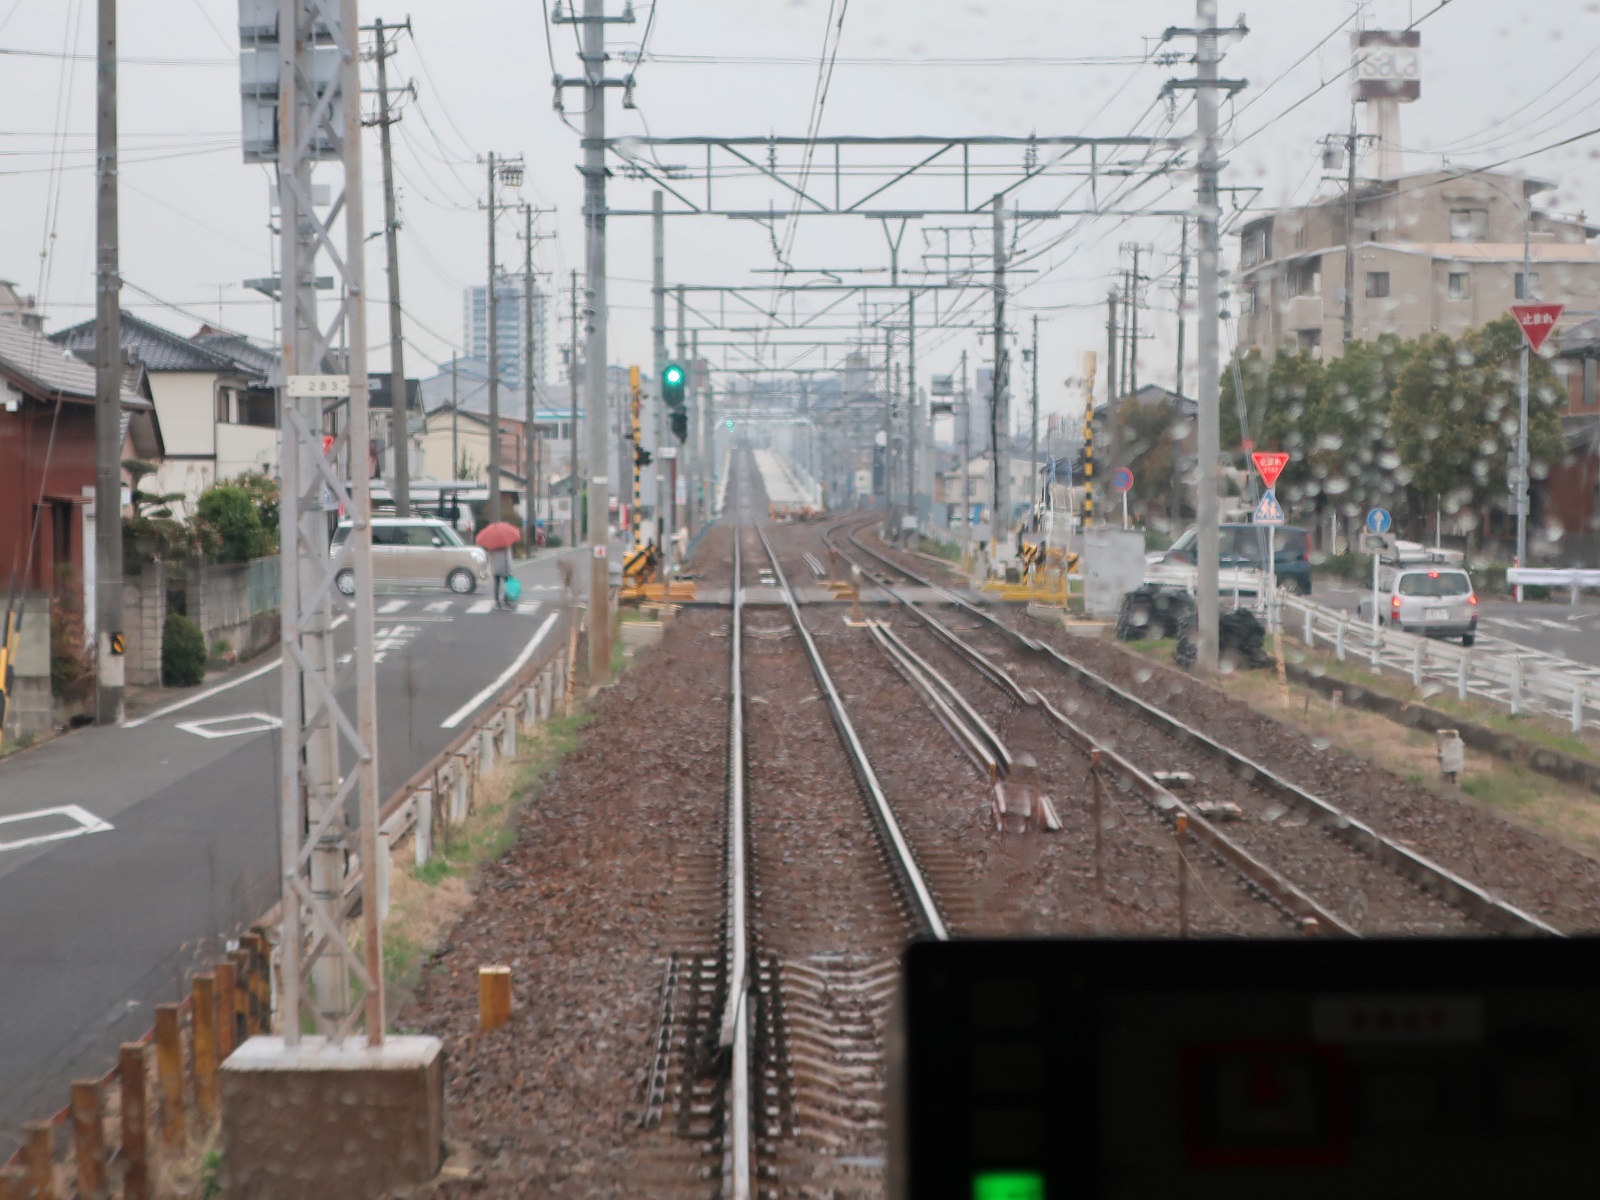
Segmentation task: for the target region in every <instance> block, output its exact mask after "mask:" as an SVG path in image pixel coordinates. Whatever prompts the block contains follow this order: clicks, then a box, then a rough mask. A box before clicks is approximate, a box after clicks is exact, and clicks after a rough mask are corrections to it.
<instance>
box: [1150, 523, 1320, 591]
mask: <svg viewBox="0 0 1600 1200" xmlns="http://www.w3.org/2000/svg"><path fill="white" fill-rule="evenodd" d="M1269 536H1270V537H1271V538H1272V550H1273V555H1272V556H1273V560H1274V561H1273V567H1274V569H1275V571H1276V572H1277V576H1278V586H1279V587H1280V588H1282V589H1283V590H1284V591H1286V592H1293V593H1294V594H1295V595H1299V596H1309V595H1310V594H1311V541H1310V539H1309V538H1307V537H1306V531H1305V530H1304V529H1301V528H1299V527H1297V526H1294V525H1277V526H1272V525H1220V526H1218V538H1219V541H1218V558H1219V562H1218V566H1219V567H1220V568H1221V569H1222V570H1223V571H1227V570H1229V569H1235V570H1254V571H1265V570H1266V569H1267V538H1268V537H1269ZM1199 540H1200V535H1199V532H1198V531H1197V530H1195V529H1193V528H1190V529H1188V530H1187V531H1185V533H1184V535H1183V536H1182V537H1180V538H1179V539H1178V540H1177V541H1175V542H1173V543H1172V545H1171V546H1169V547H1167V548H1166V549H1165V550H1159V551H1156V552H1155V553H1153V554H1150V555H1147V556H1146V558H1145V562H1146V563H1147V564H1149V565H1150V566H1157V565H1161V564H1174V565H1183V566H1190V567H1192V566H1194V565H1196V564H1195V557H1196V548H1197V546H1198V543H1199Z"/></svg>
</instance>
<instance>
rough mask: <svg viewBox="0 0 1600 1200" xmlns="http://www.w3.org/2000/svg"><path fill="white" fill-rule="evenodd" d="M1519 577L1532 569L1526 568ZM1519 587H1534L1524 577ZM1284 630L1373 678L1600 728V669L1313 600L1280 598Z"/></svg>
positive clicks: (1574, 727) (1576, 727) (1577, 725)
mask: <svg viewBox="0 0 1600 1200" xmlns="http://www.w3.org/2000/svg"><path fill="white" fill-rule="evenodd" d="M1523 573H1524V574H1538V573H1539V572H1534V571H1525V572H1523ZM1524 582H1534V581H1532V580H1525V581H1524ZM1278 611H1279V619H1280V621H1281V623H1282V628H1283V632H1284V633H1286V634H1288V635H1290V636H1292V637H1298V638H1299V640H1300V641H1301V642H1303V643H1304V644H1305V645H1306V646H1308V647H1310V648H1312V649H1317V648H1322V647H1327V648H1331V649H1332V650H1333V653H1334V657H1335V658H1337V659H1338V660H1339V661H1340V662H1345V661H1347V660H1349V659H1352V658H1353V659H1357V660H1364V661H1366V662H1367V663H1369V664H1370V665H1371V667H1372V670H1373V672H1374V673H1379V672H1383V671H1388V672H1391V673H1393V674H1398V675H1405V676H1407V677H1409V678H1410V680H1411V684H1412V686H1413V687H1415V688H1417V689H1418V690H1419V691H1422V692H1423V693H1424V694H1425V695H1426V694H1436V693H1438V692H1442V691H1451V692H1454V694H1455V696H1456V698H1457V699H1459V700H1466V699H1467V698H1468V697H1473V698H1476V699H1480V700H1487V701H1489V702H1490V703H1492V704H1496V705H1499V706H1501V707H1503V708H1505V709H1506V710H1507V711H1508V712H1510V713H1511V714H1512V715H1513V716H1515V715H1516V714H1518V713H1525V712H1531V713H1544V714H1547V715H1551V716H1557V717H1561V718H1563V719H1565V720H1566V722H1567V724H1568V727H1569V728H1570V729H1571V730H1572V732H1574V733H1577V732H1578V731H1579V730H1581V729H1582V728H1583V727H1584V726H1585V725H1590V726H1596V727H1600V668H1595V667H1588V666H1585V665H1583V664H1582V663H1576V662H1573V661H1572V660H1570V659H1564V658H1558V657H1556V656H1555V655H1552V654H1545V653H1542V652H1540V651H1537V650H1532V649H1529V650H1527V651H1520V650H1513V649H1507V648H1506V647H1507V646H1508V643H1505V642H1500V643H1499V645H1498V646H1497V647H1496V648H1494V649H1490V648H1488V647H1484V646H1472V647H1467V646H1462V645H1461V644H1460V643H1458V642H1445V641H1440V640H1439V639H1436V638H1427V637H1421V636H1419V635H1417V634H1414V633H1406V632H1404V631H1402V630H1398V629H1392V628H1388V627H1386V626H1383V625H1379V626H1378V628H1377V629H1376V630H1374V629H1373V627H1372V622H1371V618H1360V617H1356V616H1353V615H1351V614H1350V613H1345V612H1340V611H1339V610H1337V609H1332V608H1327V607H1325V606H1323V605H1321V604H1318V603H1316V602H1315V601H1312V600H1306V599H1303V598H1301V597H1299V596H1291V595H1288V594H1286V593H1280V595H1279V600H1278Z"/></svg>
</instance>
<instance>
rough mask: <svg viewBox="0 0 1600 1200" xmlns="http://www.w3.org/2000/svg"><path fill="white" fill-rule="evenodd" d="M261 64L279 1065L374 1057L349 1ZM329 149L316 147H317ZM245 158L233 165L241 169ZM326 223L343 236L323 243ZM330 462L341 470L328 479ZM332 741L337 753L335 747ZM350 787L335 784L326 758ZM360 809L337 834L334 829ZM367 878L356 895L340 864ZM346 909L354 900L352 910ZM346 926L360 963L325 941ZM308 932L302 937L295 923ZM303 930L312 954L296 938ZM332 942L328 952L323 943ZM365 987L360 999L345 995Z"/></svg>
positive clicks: (306, 24) (374, 806)
mask: <svg viewBox="0 0 1600 1200" xmlns="http://www.w3.org/2000/svg"><path fill="white" fill-rule="evenodd" d="M275 32H276V37H277V49H278V68H279V71H278V121H277V125H276V128H277V131H278V135H279V136H278V143H277V145H276V147H275V151H274V153H273V156H272V158H269V157H267V156H266V155H265V154H262V153H261V152H256V153H257V154H258V157H255V158H254V159H253V161H272V160H273V158H275V159H276V162H277V165H278V195H279V199H278V203H279V211H280V214H281V219H280V223H279V229H280V231H281V235H280V247H281V249H280V256H279V258H280V262H281V263H282V278H281V282H280V286H279V298H280V301H281V303H282V306H283V311H282V316H281V319H280V327H281V329H282V331H283V375H284V388H283V396H282V403H281V412H282V415H283V420H282V444H281V447H280V450H279V460H278V461H279V470H280V472H281V474H282V486H281V488H280V500H279V513H280V519H281V522H282V535H281V538H280V544H281V546H282V574H283V589H282V593H283V594H282V598H283V605H282V607H283V612H282V635H281V638H282V648H283V654H282V664H281V666H280V667H279V680H280V683H281V686H282V691H281V694H280V699H279V704H280V708H279V711H280V713H281V714H282V717H283V725H284V728H283V735H282V737H280V738H277V739H276V741H277V743H278V748H279V750H278V753H279V771H278V778H279V782H280V787H281V792H280V800H281V806H280V816H281V822H282V825H281V838H282V840H281V846H282V850H281V854H282V866H283V875H282V903H281V909H280V911H281V920H282V936H281V938H280V942H279V953H280V955H281V958H282V966H281V972H280V976H279V977H280V980H281V984H280V988H279V997H280V1003H279V1018H280V1020H279V1022H278V1028H279V1029H281V1031H282V1034H283V1040H284V1043H285V1045H286V1046H287V1047H290V1048H292V1047H294V1046H297V1045H298V1044H299V1043H300V1041H301V1036H302V1022H303V1021H304V1020H306V1019H307V1018H309V1019H311V1020H312V1021H314V1023H315V1025H316V1028H317V1031H318V1032H319V1033H321V1034H324V1035H326V1036H327V1037H328V1038H329V1039H330V1040H331V1041H332V1042H334V1043H337V1042H339V1041H340V1040H341V1039H342V1038H343V1037H344V1036H345V1034H347V1033H348V1032H349V1031H350V1030H351V1029H352V1028H354V1026H355V1024H356V1022H357V1021H358V1020H361V1019H363V1018H364V1025H365V1032H366V1040H367V1043H368V1045H369V1046H373V1047H377V1046H381V1045H383V1042H384V1036H385V1020H384V1002H383V938H382V926H381V924H380V917H379V912H378V907H379V906H378V896H377V892H376V885H375V880H376V876H377V872H376V871H375V870H372V869H371V866H372V865H375V864H376V863H377V862H378V861H379V857H378V752H379V747H378V742H377V677H376V672H377V667H376V662H375V658H374V651H373V640H374V625H373V610H372V582H373V580H372V553H371V552H372V520H371V517H372V496H371V481H370V479H369V478H368V476H369V472H368V471H367V469H366V457H367V456H366V440H367V438H368V437H369V436H370V434H369V428H370V426H369V405H368V391H367V325H366V314H367V290H366V271H365V258H364V256H365V242H366V213H365V191H364V188H363V181H362V159H361V107H360V104H359V103H358V100H359V97H360V94H361V79H360V32H359V28H358V22H357V18H356V0H340V2H339V3H337V4H334V3H331V2H330V0H314V2H304V3H301V2H286V3H285V4H284V5H283V7H282V19H281V21H280V22H279V23H278V27H277V30H276V31H275ZM325 54H326V55H328V56H329V57H330V58H332V60H333V61H335V62H337V63H338V68H339V72H338V86H337V89H335V88H319V87H316V86H307V85H306V82H305V81H308V80H313V79H318V78H320V77H321V76H320V75H319V72H318V69H317V64H318V63H319V62H320V60H321V58H322V56H323V55H325ZM330 142H331V143H332V145H331V146H329V145H328V143H330ZM251 153H252V152H251V151H249V150H248V149H247V152H246V154H247V160H248V159H250V157H251ZM320 159H333V160H335V161H337V162H342V165H343V168H344V174H343V187H342V192H341V194H337V195H335V196H334V197H333V202H332V204H330V205H329V206H328V207H327V209H326V211H327V214H328V215H327V216H326V217H324V216H323V215H322V213H320V212H318V210H317V206H316V205H315V204H314V203H313V200H312V196H313V192H312V186H311V183H312V178H311V177H312V166H313V164H314V163H315V162H316V161H317V160H320ZM335 221H342V224H343V227H344V228H343V237H342V239H339V238H337V237H336V236H335V235H336V230H335V227H334V222H335ZM341 243H342V251H341V252H332V253H330V254H329V257H330V258H331V259H332V260H333V267H334V269H335V271H336V272H337V274H338V276H339V282H340V283H341V285H342V286H341V288H340V293H339V294H340V295H341V296H342V297H343V299H342V301H341V307H342V310H343V311H342V313H341V315H340V319H339V320H338V321H336V322H334V324H333V326H331V327H325V326H324V324H323V323H322V322H321V321H320V320H319V319H318V316H317V311H316V310H317V292H316V274H317V272H316V266H317V257H318V251H319V249H320V248H324V247H326V248H329V249H330V251H331V250H332V248H333V247H334V246H335V245H336V244H341ZM341 337H342V338H343V340H344V341H345V343H346V344H347V345H348V348H349V349H348V362H347V364H346V365H347V370H348V374H347V375H339V374H334V373H332V372H331V371H330V369H329V367H330V363H331V361H332V359H333V358H334V346H335V342H336V339H339V338H341ZM344 405H348V407H347V408H346V409H345V412H346V419H345V421H344V424H343V428H342V429H340V430H339V431H338V432H337V433H336V434H335V436H334V437H333V440H332V444H331V446H330V447H329V448H328V449H327V450H324V448H323V437H324V430H325V429H327V428H328V427H329V425H330V423H332V422H333V421H334V420H335V419H336V417H337V414H338V412H339V410H340V408H341V407H342V406H344ZM341 459H343V461H344V462H345V463H348V464H349V470H348V471H344V470H342V469H341ZM330 490H331V491H332V492H333V493H334V501H335V502H336V503H337V504H340V505H343V506H344V507H345V510H346V511H347V512H348V513H349V514H350V517H351V534H350V536H349V537H348V538H347V539H346V540H345V541H344V542H343V543H341V544H340V545H339V546H338V547H336V548H333V552H332V553H330V546H329V539H328V515H329V512H328V507H327V505H328V501H327V500H325V499H324V497H325V496H326V495H327V493H328V492H329V491H330ZM346 570H348V571H350V572H351V573H352V575H353V577H354V579H353V583H354V587H353V591H352V594H351V595H350V597H349V600H348V601H347V603H348V604H349V606H350V615H351V625H352V633H353V645H352V648H351V664H352V666H351V670H352V671H353V673H354V676H355V689H354V691H355V704H354V706H353V708H354V711H353V712H351V711H349V701H348V700H344V699H341V689H340V687H339V679H338V674H337V671H336V665H335V661H334V643H333V603H332V599H331V597H332V596H334V595H335V594H337V593H336V589H335V587H334V580H335V577H336V576H337V575H339V574H341V573H343V572H344V571H346ZM341 734H342V738H341ZM341 740H342V741H344V742H345V743H346V744H347V754H346V757H347V761H348V762H349V763H350V764H351V770H353V771H354V772H356V779H355V780H351V779H349V778H346V777H343V776H342V775H341V763H340V757H341V756H340V748H341V747H340V742H341ZM352 795H355V796H357V797H358V798H359V808H358V814H359V815H358V818H357V821H356V824H355V826H354V827H352V826H351V825H350V824H349V823H348V822H347V821H346V820H345V819H344V814H345V811H346V809H345V806H346V804H347V803H348V800H349V798H350V797H351V796H352ZM353 857H359V860H360V862H361V863H363V864H367V865H368V867H369V869H368V870H366V871H364V872H363V874H362V875H361V877H360V878H359V881H353V880H352V879H351V878H350V877H349V864H350V862H351V859H352V858H353ZM352 892H353V893H354V894H353V895H352V894H351V893H352ZM358 909H359V911H360V912H361V914H362V916H361V940H360V951H359V952H357V951H356V950H355V948H354V946H353V943H352V941H350V940H347V939H346V938H345V937H344V936H342V934H341V933H340V930H342V929H343V928H345V916H346V915H347V914H349V913H352V912H355V911H357V910H358ZM308 918H309V919H308ZM313 930H315V931H316V936H308V935H309V934H310V933H311V932H312V931H313ZM329 931H332V932H331V935H330V932H329ZM363 975H364V976H365V979H366V981H367V983H366V985H365V986H364V987H363V988H362V989H361V991H360V993H359V998H357V994H356V993H355V991H354V989H353V988H352V987H351V981H352V978H353V977H355V978H360V977H362V976H363Z"/></svg>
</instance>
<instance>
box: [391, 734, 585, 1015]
mask: <svg viewBox="0 0 1600 1200" xmlns="http://www.w3.org/2000/svg"><path fill="white" fill-rule="evenodd" d="M591 716H592V714H590V713H588V712H582V711H580V712H578V713H575V714H574V715H573V716H571V717H552V718H551V719H550V720H548V721H546V722H545V723H544V724H543V725H540V726H539V727H538V728H537V729H534V730H531V731H525V732H524V733H523V734H522V735H521V736H519V738H518V739H517V754H516V756H515V757H514V758H511V759H505V758H497V759H496V760H495V769H494V770H493V771H492V772H490V773H489V774H487V775H485V776H483V777H481V778H480V779H479V780H478V784H477V787H476V788H475V789H474V793H473V809H472V812H471V813H469V814H468V816H467V819H466V820H465V821H463V822H460V823H459V824H457V825H455V826H452V827H449V828H448V829H447V830H446V831H445V832H444V833H443V834H442V835H441V836H439V837H438V839H437V840H436V841H435V843H434V847H433V857H432V858H430V859H429V860H428V862H427V863H425V864H424V865H423V866H421V867H418V866H417V865H416V860H415V850H414V844H413V843H412V842H411V841H410V840H408V841H406V842H405V843H403V845H402V846H400V847H397V848H396V849H395V851H394V856H393V860H392V864H391V870H390V875H389V917H388V920H386V921H385V922H384V926H383V974H384V986H385V989H386V991H387V993H388V996H389V1001H388V1005H387V1007H388V1009H389V1011H390V1012H391V1013H396V1012H399V1011H400V1010H401V1009H402V1008H403V1007H404V1005H405V1002H406V1000H407V998H408V997H409V996H410V994H411V992H412V991H413V990H414V989H415V988H416V985H417V982H418V980H419V979H420V978H421V971H422V964H423V963H424V962H425V961H426V959H427V957H428V955H429V954H430V953H431V952H432V950H433V948H434V947H435V946H437V945H438V944H439V942H440V940H441V939H442V938H443V936H444V934H445V932H446V931H447V930H448V929H449V928H450V927H451V926H452V925H454V924H455V922H456V920H457V918H459V917H460V915H461V913H462V912H463V911H465V909H466V908H467V906H468V905H469V904H470V903H471V902H472V887H471V881H472V879H473V877H474V876H475V875H476V874H477V873H478V871H479V870H480V869H481V868H482V867H483V865H484V864H485V863H489V862H493V861H494V860H495V859H497V858H499V857H500V856H501V855H503V854H504V853H505V852H506V851H507V850H508V849H510V848H511V844H512V843H513V842H514V841H515V840H516V836H517V831H516V820H515V818H516V814H517V812H518V811H519V810H520V809H521V808H522V806H523V805H524V804H526V803H527V801H528V800H530V799H531V798H532V797H533V796H534V795H535V794H536V793H537V792H538V789H539V787H540V786H541V785H542V784H543V782H544V780H545V779H546V778H547V777H548V776H549V775H550V773H551V772H553V771H554V770H555V768H556V767H557V766H558V765H559V764H560V762H561V760H562V759H563V758H565V757H566V755H567V754H569V753H570V752H571V751H572V749H573V747H575V746H576V745H577V744H578V734H579V731H580V730H582V729H583V727H584V726H585V725H587V724H588V723H589V721H590V719H591ZM440 803H444V804H448V796H446V797H442V798H441V799H440Z"/></svg>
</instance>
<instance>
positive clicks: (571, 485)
mask: <svg viewBox="0 0 1600 1200" xmlns="http://www.w3.org/2000/svg"><path fill="white" fill-rule="evenodd" d="M571 288H572V344H571V346H570V348H569V350H568V352H567V384H568V386H569V387H570V389H571V397H570V398H571V405H572V415H571V419H570V420H569V421H568V423H567V491H568V501H569V502H570V508H569V513H570V515H571V517H572V536H571V537H570V538H569V539H568V541H567V545H569V546H576V545H577V544H578V541H579V530H580V529H581V528H582V524H581V522H580V521H579V520H578V496H579V491H578V361H579V358H578V271H577V268H576V267H574V268H573V271H572V283H571Z"/></svg>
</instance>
